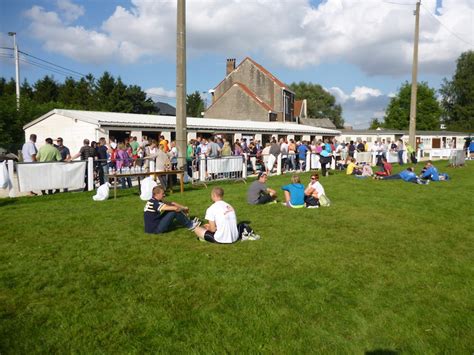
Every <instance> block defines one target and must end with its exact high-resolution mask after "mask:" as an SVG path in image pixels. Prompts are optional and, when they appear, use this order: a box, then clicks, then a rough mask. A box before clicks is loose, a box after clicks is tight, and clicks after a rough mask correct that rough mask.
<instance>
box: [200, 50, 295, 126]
mask: <svg viewBox="0 0 474 355" xmlns="http://www.w3.org/2000/svg"><path fill="white" fill-rule="evenodd" d="M211 93H212V104H211V106H209V108H208V109H207V111H206V112H205V113H204V117H205V118H224V119H234V120H252V121H265V122H269V121H278V122H296V117H295V115H294V102H295V94H294V92H293V91H291V90H290V89H289V88H288V86H287V85H285V84H284V83H283V82H281V81H280V80H278V79H277V78H276V77H275V76H273V75H272V74H271V73H270V72H269V71H268V70H267V69H265V68H264V67H262V66H261V65H260V64H258V63H256V62H255V61H254V60H253V59H251V58H249V57H247V58H245V59H244V60H243V61H242V62H241V63H240V64H239V65H238V66H237V67H236V66H235V59H227V66H226V77H225V78H224V80H222V81H221V82H220V83H219V84H218V85H217V86H216V87H215V88H214V90H211Z"/></svg>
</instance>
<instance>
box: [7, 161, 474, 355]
mask: <svg viewBox="0 0 474 355" xmlns="http://www.w3.org/2000/svg"><path fill="white" fill-rule="evenodd" d="M436 165H437V166H438V168H439V170H440V171H442V172H448V173H449V174H450V176H451V177H452V180H451V181H448V182H438V183H431V184H430V185H428V186H421V185H415V184H410V183H405V182H402V181H375V180H371V179H365V180H363V179H360V180H359V179H356V178H354V177H351V176H346V175H344V174H336V175H333V176H330V177H328V178H323V179H322V183H323V185H324V187H325V189H326V193H327V195H328V196H329V197H330V198H331V200H332V202H333V205H332V206H331V207H329V208H319V209H316V210H308V209H306V210H302V209H288V208H285V207H284V206H281V205H280V204H278V205H269V206H248V205H247V204H246V199H245V194H246V189H247V187H248V185H245V184H243V183H222V184H221V186H223V187H224V188H225V193H226V195H225V200H226V201H227V202H229V203H231V204H232V205H233V206H234V207H235V209H236V210H237V215H238V218H239V220H240V221H243V220H246V221H250V222H251V225H252V227H253V228H254V229H255V231H256V232H257V233H258V234H260V235H261V237H262V239H261V240H259V241H247V242H240V243H237V244H234V245H213V244H208V243H201V242H198V241H196V239H195V237H194V235H193V234H192V233H191V232H189V231H187V230H186V229H183V228H176V229H175V230H173V231H172V232H170V233H167V234H165V235H156V236H151V235H146V234H144V233H143V216H142V214H143V212H142V211H143V205H144V203H143V202H142V201H141V200H140V199H139V197H138V195H137V191H136V190H126V191H119V198H117V200H113V199H112V200H108V201H105V202H94V201H92V199H91V196H92V193H68V194H58V195H54V196H46V197H35V198H28V197H25V198H18V199H3V200H0V211H1V227H0V228H1V229H0V353H2V354H9V353H22V354H28V353H144V352H166V353H169V352H174V353H224V352H231V353H236V352H244V353H356V354H361V353H364V352H375V351H392V352H403V353H419V354H433V353H451V354H470V353H472V352H473V351H474V331H473V326H474V322H473V321H474V312H473V309H474V292H473V289H474V288H473V280H474V278H473V276H474V275H473V270H474V262H473V260H474V258H473V256H474V254H473V249H474V248H473V235H474V218H473V213H472V206H473V204H472V200H473V196H474V194H473V192H474V179H473V176H474V175H473V172H474V166H473V165H471V166H468V167H465V168H459V169H450V168H446V167H445V166H446V162H442V163H437V164H436ZM419 169H420V167H418V170H419ZM302 176H303V179H304V183H305V184H306V183H307V180H308V177H309V174H307V173H305V174H302ZM289 178H290V177H289V175H286V176H280V177H271V178H270V179H269V185H270V186H271V187H273V188H276V189H279V188H280V186H282V185H283V184H285V183H287V182H288V181H289ZM209 193H210V188H208V189H204V188H196V189H192V188H190V187H188V188H187V190H186V192H185V194H183V195H180V194H179V193H175V194H173V195H172V196H170V197H169V199H171V200H175V201H177V202H181V203H185V204H187V205H188V206H189V207H190V209H191V214H192V215H197V216H200V217H201V218H202V217H203V216H204V212H205V210H206V208H207V206H208V205H209V204H210V199H209Z"/></svg>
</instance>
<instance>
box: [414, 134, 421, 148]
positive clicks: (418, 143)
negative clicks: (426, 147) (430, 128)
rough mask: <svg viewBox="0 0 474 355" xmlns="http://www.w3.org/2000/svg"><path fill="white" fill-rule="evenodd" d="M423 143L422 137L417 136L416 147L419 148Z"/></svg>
mask: <svg viewBox="0 0 474 355" xmlns="http://www.w3.org/2000/svg"><path fill="white" fill-rule="evenodd" d="M420 143H421V138H420V137H416V143H415V146H416V147H415V149H418V146H419V145H420Z"/></svg>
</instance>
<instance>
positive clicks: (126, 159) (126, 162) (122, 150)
mask: <svg viewBox="0 0 474 355" xmlns="http://www.w3.org/2000/svg"><path fill="white" fill-rule="evenodd" d="M130 165H131V164H130V156H129V155H128V153H127V148H126V146H125V144H123V143H120V144H119V145H118V151H117V171H119V172H120V173H121V174H123V173H125V172H126V171H127V170H128V168H129V167H130ZM125 181H127V184H128V187H129V188H131V187H132V179H131V178H130V177H126V178H125V177H122V178H120V183H121V184H122V189H125V188H126V185H125Z"/></svg>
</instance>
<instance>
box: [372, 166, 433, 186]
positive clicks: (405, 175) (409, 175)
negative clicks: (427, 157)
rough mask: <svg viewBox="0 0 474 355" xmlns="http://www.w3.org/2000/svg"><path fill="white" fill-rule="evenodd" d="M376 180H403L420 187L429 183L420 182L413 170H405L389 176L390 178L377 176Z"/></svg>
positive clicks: (426, 181)
mask: <svg viewBox="0 0 474 355" xmlns="http://www.w3.org/2000/svg"><path fill="white" fill-rule="evenodd" d="M377 178H378V180H400V179H401V180H403V181H406V182H413V183H415V184H420V185H427V184H428V183H429V182H430V181H429V180H421V179H420V178H419V177H418V176H416V174H415V172H414V171H413V168H407V169H406V170H403V171H401V172H399V173H398V174H394V175H390V176H378V177H377Z"/></svg>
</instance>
